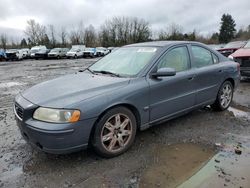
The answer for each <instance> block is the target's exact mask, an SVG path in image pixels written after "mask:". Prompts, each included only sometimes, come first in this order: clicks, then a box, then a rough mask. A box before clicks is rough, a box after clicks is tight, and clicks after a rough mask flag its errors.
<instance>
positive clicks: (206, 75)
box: [190, 45, 223, 105]
mask: <svg viewBox="0 0 250 188" xmlns="http://www.w3.org/2000/svg"><path fill="white" fill-rule="evenodd" d="M190 49H191V55H192V67H193V69H194V70H195V72H196V79H195V87H196V99H195V103H196V105H199V104H203V103H204V104H205V103H209V102H211V101H213V100H215V99H216V96H217V93H218V89H219V87H220V84H221V81H222V79H223V65H222V64H220V63H219V59H218V57H217V56H216V54H214V53H213V52H212V51H210V50H208V49H206V48H204V47H202V46H199V45H191V46H190Z"/></svg>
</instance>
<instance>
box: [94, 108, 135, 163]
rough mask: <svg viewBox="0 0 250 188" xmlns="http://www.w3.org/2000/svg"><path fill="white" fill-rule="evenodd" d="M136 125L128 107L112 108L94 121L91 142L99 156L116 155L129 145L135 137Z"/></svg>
mask: <svg viewBox="0 0 250 188" xmlns="http://www.w3.org/2000/svg"><path fill="white" fill-rule="evenodd" d="M136 127H137V123H136V118H135V116H134V114H133V113H132V112H131V111H130V110H129V109H127V108H125V107H116V108H113V109H111V110H109V111H107V112H106V113H105V114H104V115H103V116H102V117H101V118H100V120H99V121H98V122H97V123H96V125H95V130H94V134H93V136H92V139H91V144H92V146H93V148H94V150H95V152H96V153H97V154H99V155H100V156H102V157H105V158H111V157H116V156H118V155H120V154H122V153H124V152H125V151H127V150H128V149H129V148H130V147H131V145H132V144H133V142H134V139H135V135H136V129H137V128H136Z"/></svg>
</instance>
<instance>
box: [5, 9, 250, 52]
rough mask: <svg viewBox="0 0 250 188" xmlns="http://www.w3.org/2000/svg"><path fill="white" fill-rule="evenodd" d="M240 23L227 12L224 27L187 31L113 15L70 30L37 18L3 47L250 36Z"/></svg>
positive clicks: (219, 40) (220, 40) (214, 41)
mask: <svg viewBox="0 0 250 188" xmlns="http://www.w3.org/2000/svg"><path fill="white" fill-rule="evenodd" d="M235 27H236V23H235V21H234V19H233V18H232V16H231V15H229V14H223V15H222V17H221V22H220V30H219V31H218V32H215V33H212V34H211V35H209V36H202V35H199V34H198V33H197V32H196V30H193V31H192V32H190V33H184V32H183V28H182V26H180V25H178V24H175V23H173V24H170V25H168V26H167V27H165V28H162V29H160V30H159V31H158V32H153V31H152V29H151V26H150V23H149V22H147V21H146V20H144V19H139V18H136V17H113V18H111V19H108V20H106V21H105V22H104V23H103V24H102V25H101V26H100V27H98V28H95V27H94V26H93V25H89V26H87V27H84V24H83V23H82V22H80V23H79V24H78V25H77V26H76V27H73V28H71V29H70V30H69V29H68V28H66V27H61V28H55V26H54V25H47V26H45V25H42V24H40V23H38V22H36V21H35V20H33V19H31V20H28V21H27V26H26V29H25V30H24V34H25V36H26V37H25V38H23V39H22V40H21V41H20V42H13V40H12V41H9V37H8V36H7V34H1V35H0V48H3V49H6V48H26V47H29V48H30V47H32V46H34V45H46V46H47V47H48V48H54V47H70V46H71V45H74V44H85V45H86V46H88V47H96V46H104V47H109V46H112V47H116V46H122V45H126V44H131V43H137V42H146V41H152V40H190V41H200V42H203V43H207V44H218V43H227V42H229V41H232V40H248V39H250V25H249V26H248V27H246V28H241V29H239V30H238V31H236V29H235Z"/></svg>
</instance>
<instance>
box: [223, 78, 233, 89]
mask: <svg viewBox="0 0 250 188" xmlns="http://www.w3.org/2000/svg"><path fill="white" fill-rule="evenodd" d="M226 81H229V82H230V83H231V84H232V86H233V88H235V82H234V79H233V78H227V79H225V81H224V82H226ZM224 82H223V83H224Z"/></svg>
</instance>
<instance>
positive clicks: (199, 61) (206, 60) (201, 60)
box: [192, 46, 214, 68]
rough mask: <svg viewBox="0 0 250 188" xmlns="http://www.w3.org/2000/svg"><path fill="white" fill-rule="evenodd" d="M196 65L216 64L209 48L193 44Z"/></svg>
mask: <svg viewBox="0 0 250 188" xmlns="http://www.w3.org/2000/svg"><path fill="white" fill-rule="evenodd" d="M192 53H193V57H194V66H195V67H198V68H199V67H205V66H208V65H212V64H214V59H213V57H212V54H211V52H210V51H209V50H207V49H205V48H202V47H200V46H192Z"/></svg>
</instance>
